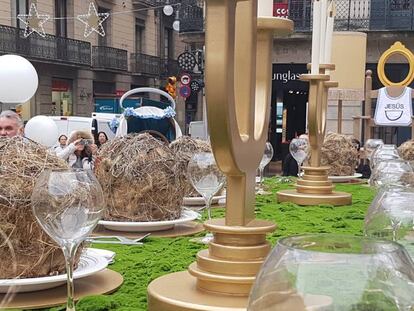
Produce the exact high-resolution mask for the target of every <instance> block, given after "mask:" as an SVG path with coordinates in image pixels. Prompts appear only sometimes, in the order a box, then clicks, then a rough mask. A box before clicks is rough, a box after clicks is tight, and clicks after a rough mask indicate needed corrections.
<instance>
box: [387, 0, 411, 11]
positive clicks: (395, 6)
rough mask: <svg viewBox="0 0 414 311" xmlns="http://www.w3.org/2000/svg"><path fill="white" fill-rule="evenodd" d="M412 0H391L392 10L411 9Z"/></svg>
mask: <svg viewBox="0 0 414 311" xmlns="http://www.w3.org/2000/svg"><path fill="white" fill-rule="evenodd" d="M410 2H411V0H391V2H390V10H391V11H401V10H409V9H410Z"/></svg>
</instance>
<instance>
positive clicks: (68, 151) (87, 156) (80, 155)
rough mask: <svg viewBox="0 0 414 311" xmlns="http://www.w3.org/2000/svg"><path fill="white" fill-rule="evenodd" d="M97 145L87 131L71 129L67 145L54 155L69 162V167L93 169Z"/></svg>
mask: <svg viewBox="0 0 414 311" xmlns="http://www.w3.org/2000/svg"><path fill="white" fill-rule="evenodd" d="M97 150H98V148H97V146H96V145H95V144H94V143H93V136H92V134H91V133H89V132H88V131H73V132H72V133H71V134H70V135H69V139H68V146H67V147H66V148H65V149H63V150H62V151H60V152H56V155H57V156H58V157H60V158H62V159H64V160H66V161H67V162H68V163H69V166H70V167H73V168H83V169H93V168H94V160H95V159H94V158H95V154H96V151H97Z"/></svg>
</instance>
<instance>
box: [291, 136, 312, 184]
mask: <svg viewBox="0 0 414 311" xmlns="http://www.w3.org/2000/svg"><path fill="white" fill-rule="evenodd" d="M289 152H290V154H291V155H292V157H293V158H294V159H295V160H296V162H297V163H298V177H299V178H300V176H301V166H302V163H303V161H305V160H306V159H307V158H308V156H309V141H308V140H307V139H306V138H294V139H292V141H291V142H290V144H289Z"/></svg>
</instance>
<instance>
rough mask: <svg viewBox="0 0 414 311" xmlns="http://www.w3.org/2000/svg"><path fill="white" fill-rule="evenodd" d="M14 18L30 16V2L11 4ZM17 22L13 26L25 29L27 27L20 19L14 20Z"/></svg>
mask: <svg viewBox="0 0 414 311" xmlns="http://www.w3.org/2000/svg"><path fill="white" fill-rule="evenodd" d="M11 7H12V12H13V17H16V16H17V15H18V14H28V13H29V0H12V2H11ZM12 20H14V21H15V24H14V25H13V26H16V27H18V28H22V29H24V28H25V27H26V25H25V24H24V23H23V22H22V21H21V20H19V19H17V18H16V19H12Z"/></svg>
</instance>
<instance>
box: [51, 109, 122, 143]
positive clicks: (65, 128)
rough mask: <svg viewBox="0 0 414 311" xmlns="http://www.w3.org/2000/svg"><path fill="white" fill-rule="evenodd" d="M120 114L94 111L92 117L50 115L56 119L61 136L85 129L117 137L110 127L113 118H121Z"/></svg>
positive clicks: (109, 136) (110, 137)
mask: <svg viewBox="0 0 414 311" xmlns="http://www.w3.org/2000/svg"><path fill="white" fill-rule="evenodd" d="M119 117H120V115H119V114H114V113H92V116H91V117H73V116H70V117H66V116H49V118H51V119H52V120H53V121H55V123H56V125H57V127H58V130H59V136H60V135H62V134H63V135H66V136H68V137H69V135H70V133H72V131H78V130H85V131H91V133H92V134H94V135H95V134H96V135H97V134H98V133H99V132H105V134H106V135H107V136H108V139H112V138H114V137H115V133H114V132H112V131H111V129H110V128H109V122H110V121H111V120H112V119H113V118H119Z"/></svg>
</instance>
